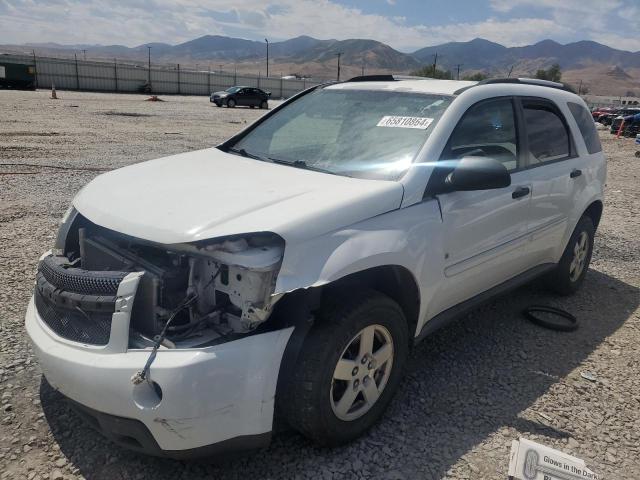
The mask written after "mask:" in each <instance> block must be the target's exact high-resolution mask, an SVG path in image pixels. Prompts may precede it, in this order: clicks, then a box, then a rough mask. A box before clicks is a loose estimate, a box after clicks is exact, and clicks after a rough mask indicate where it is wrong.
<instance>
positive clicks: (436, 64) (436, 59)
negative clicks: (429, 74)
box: [433, 52, 438, 78]
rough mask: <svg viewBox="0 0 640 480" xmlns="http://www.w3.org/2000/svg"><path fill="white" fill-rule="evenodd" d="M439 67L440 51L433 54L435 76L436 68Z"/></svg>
mask: <svg viewBox="0 0 640 480" xmlns="http://www.w3.org/2000/svg"><path fill="white" fill-rule="evenodd" d="M437 67H438V52H436V53H435V55H434V56H433V77H434V78H435V76H436V68H437Z"/></svg>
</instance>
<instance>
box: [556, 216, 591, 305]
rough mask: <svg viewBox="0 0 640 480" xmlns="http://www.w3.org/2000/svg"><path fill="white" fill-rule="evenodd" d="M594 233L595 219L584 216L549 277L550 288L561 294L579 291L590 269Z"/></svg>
mask: <svg viewBox="0 0 640 480" xmlns="http://www.w3.org/2000/svg"><path fill="white" fill-rule="evenodd" d="M594 235H595V227H594V225H593V220H591V218H589V217H587V216H586V215H585V216H583V217H582V218H581V219H580V220H579V221H578V224H577V225H576V228H575V229H574V231H573V233H572V234H571V238H570V239H569V243H568V244H567V247H566V248H565V250H564V253H563V254H562V257H561V258H560V262H558V266H557V267H556V268H555V270H553V271H552V272H551V273H550V274H549V276H548V277H547V280H548V284H547V285H548V287H549V288H551V289H552V290H553V291H555V292H556V293H559V294H560V295H571V294H573V293H575V292H576V291H578V289H579V288H580V286H581V285H582V282H583V281H584V278H585V276H586V275H587V270H589V263H590V262H591V254H592V253H593V238H594Z"/></svg>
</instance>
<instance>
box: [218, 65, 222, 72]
mask: <svg viewBox="0 0 640 480" xmlns="http://www.w3.org/2000/svg"><path fill="white" fill-rule="evenodd" d="M218 67H220V69H219V70H218V71H219V72H220V75H222V64H221V63H219V64H218Z"/></svg>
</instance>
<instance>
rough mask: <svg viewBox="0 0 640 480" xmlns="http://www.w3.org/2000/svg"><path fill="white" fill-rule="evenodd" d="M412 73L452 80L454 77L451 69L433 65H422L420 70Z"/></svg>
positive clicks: (419, 75)
mask: <svg viewBox="0 0 640 480" xmlns="http://www.w3.org/2000/svg"><path fill="white" fill-rule="evenodd" d="M412 75H416V76H418V77H428V78H437V79H440V80H451V79H452V78H453V75H452V74H451V70H440V69H439V68H436V69H434V68H433V65H427V66H425V67H422V68H421V69H420V70H416V71H415V72H413V73H412Z"/></svg>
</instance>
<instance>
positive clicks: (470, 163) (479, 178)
mask: <svg viewBox="0 0 640 480" xmlns="http://www.w3.org/2000/svg"><path fill="white" fill-rule="evenodd" d="M509 185H511V175H510V174H509V171H508V170H507V168H506V167H505V166H504V165H503V164H502V163H500V162H499V161H497V160H494V159H493V158H488V157H464V158H462V159H460V160H459V161H458V162H457V164H456V166H455V167H454V169H453V171H452V172H451V173H449V174H448V175H447V176H446V177H445V179H444V189H443V190H445V191H448V192H453V191H461V192H467V191H473V190H490V189H494V188H504V187H508V186H509Z"/></svg>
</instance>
